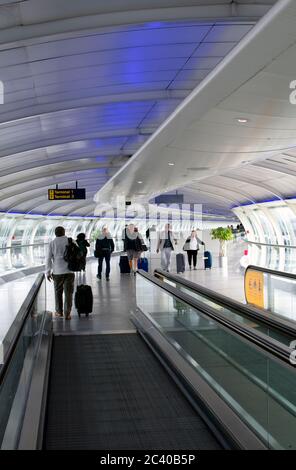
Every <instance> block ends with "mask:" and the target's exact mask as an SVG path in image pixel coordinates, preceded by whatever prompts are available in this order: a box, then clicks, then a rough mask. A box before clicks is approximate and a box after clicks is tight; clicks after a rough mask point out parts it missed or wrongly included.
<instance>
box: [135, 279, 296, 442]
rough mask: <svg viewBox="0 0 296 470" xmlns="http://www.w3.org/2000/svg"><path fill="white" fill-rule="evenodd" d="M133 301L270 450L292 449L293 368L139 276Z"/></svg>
mask: <svg viewBox="0 0 296 470" xmlns="http://www.w3.org/2000/svg"><path fill="white" fill-rule="evenodd" d="M136 295H137V305H138V307H139V308H140V309H141V311H142V312H143V313H144V314H145V315H147V316H148V317H149V318H150V319H151V320H152V321H153V323H154V324H155V326H156V327H157V328H158V329H159V330H160V331H161V332H162V334H163V335H164V336H166V338H168V339H169V340H170V341H171V342H172V344H173V345H174V347H175V348H176V349H177V350H178V351H179V352H180V353H181V354H182V355H183V356H184V357H186V359H187V361H188V362H189V363H190V364H191V366H192V367H193V368H194V369H195V370H196V372H197V373H198V374H200V375H201V376H202V377H203V378H204V379H205V380H206V381H207V382H208V383H209V385H210V386H211V387H212V388H213V389H214V390H215V391H216V392H217V393H218V394H219V395H220V397H221V398H222V399H223V400H224V401H225V402H227V404H228V405H229V406H230V407H231V408H232V409H233V410H234V411H235V412H236V413H237V414H238V415H239V416H240V418H241V419H242V420H243V421H244V422H245V423H246V424H247V425H248V426H249V427H250V428H251V429H252V430H253V431H254V432H255V433H256V434H257V435H258V436H259V437H260V438H261V440H262V441H263V442H264V443H265V444H266V445H267V446H268V447H269V448H272V449H283V448H287V449H296V419H295V418H296V371H295V369H294V368H293V367H292V366H289V365H285V364H282V363H280V362H278V361H277V360H275V359H273V358H272V357H271V356H269V355H267V354H265V353H264V352H263V351H261V350H259V349H257V348H256V347H255V346H254V345H253V344H252V343H250V342H248V341H246V340H243V339H242V338H241V337H239V336H238V335H236V334H235V333H233V332H230V331H229V330H228V329H226V328H225V327H222V326H221V325H220V324H219V323H217V322H215V321H213V320H211V319H210V318H209V317H207V316H206V315H204V314H203V313H201V312H200V311H198V310H196V309H193V308H191V307H189V306H188V305H186V304H185V303H184V302H182V301H180V300H178V299H176V298H175V297H174V296H173V295H171V294H169V293H167V292H166V291H165V290H164V289H161V288H160V287H158V286H156V285H155V284H153V283H152V282H150V281H149V280H147V279H145V278H143V277H142V276H137V293H136Z"/></svg>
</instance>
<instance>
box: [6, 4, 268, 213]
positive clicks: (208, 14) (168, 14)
mask: <svg viewBox="0 0 296 470" xmlns="http://www.w3.org/2000/svg"><path fill="white" fill-rule="evenodd" d="M274 3H275V2H274V1H272V0H270V1H269V0H261V1H256V2H254V1H251V0H241V1H236V2H232V1H229V0H228V1H224V0H207V1H206V0H204V1H202V0H182V1H181V0H171V1H168V0H149V1H148V0H126V1H125V2H122V1H121V0H109V1H108V2H98V1H97V0H71V2H69V1H68V0H26V1H17V0H1V1H0V80H1V82H2V84H3V88H4V95H3V98H4V102H3V104H0V211H1V212H8V213H14V212H21V213H26V214H27V213H28V214H46V215H49V214H62V215H92V214H93V213H94V209H95V205H96V204H95V202H94V200H93V198H94V196H95V194H96V193H97V192H98V191H99V190H100V189H101V188H103V187H106V186H105V185H106V184H108V182H109V181H110V179H112V177H113V176H114V175H116V174H117V173H118V171H120V170H121V169H122V167H123V166H124V165H126V164H128V162H130V161H131V160H132V156H133V155H135V154H136V152H137V151H139V149H140V148H142V146H143V145H144V144H145V143H146V142H147V140H148V139H149V138H150V137H151V136H152V135H154V134H155V132H156V131H157V130H158V129H159V127H160V126H161V125H162V124H163V123H164V122H165V120H166V119H167V118H168V117H169V116H170V115H171V114H172V113H173V112H174V111H175V110H176V108H177V107H178V106H180V105H181V103H182V102H183V100H184V99H186V98H187V97H188V95H190V93H191V92H192V91H193V90H194V89H196V87H197V86H199V85H200V84H201V83H202V82H203V81H204V80H205V79H206V77H208V76H209V74H210V73H212V71H213V70H214V69H215V68H216V67H217V66H218V65H219V63H221V61H223V59H224V58H225V57H226V56H228V54H229V53H231V51H232V50H233V49H234V48H235V47H236V46H237V44H238V43H240V41H241V40H242V39H243V38H244V37H245V36H246V35H247V34H248V33H249V32H250V31H251V30H252V28H253V27H254V25H255V24H256V23H257V22H258V20H259V19H260V18H261V17H262V16H263V15H265V14H266V13H267V12H268V11H269V9H270V7H271V6H272V5H273V4H274ZM76 181H77V182H78V185H79V187H84V188H86V194H87V200H86V201H75V202H65V201H63V202H62V201H48V199H47V190H48V189H50V188H55V186H56V185H59V188H67V187H75V182H76ZM172 183H173V184H175V180H173V181H172ZM179 183H180V182H179V181H178V185H179ZM123 184H125V183H123ZM113 187H114V186H113ZM112 191H113V190H112ZM107 193H108V191H107V190H106V195H107Z"/></svg>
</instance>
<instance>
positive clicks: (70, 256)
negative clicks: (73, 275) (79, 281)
mask: <svg viewBox="0 0 296 470" xmlns="http://www.w3.org/2000/svg"><path fill="white" fill-rule="evenodd" d="M82 259H83V254H82V253H81V250H80V248H79V246H77V245H76V243H73V240H72V238H68V245H67V246H66V248H65V253H64V260H65V261H66V262H67V263H68V269H69V270H70V271H74V272H75V271H81V267H82Z"/></svg>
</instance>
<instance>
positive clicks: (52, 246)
mask: <svg viewBox="0 0 296 470" xmlns="http://www.w3.org/2000/svg"><path fill="white" fill-rule="evenodd" d="M55 236H56V238H55V239H54V240H52V241H51V242H50V243H49V247H48V253H47V258H46V277H47V279H48V280H49V281H51V280H53V283H54V291H55V316H56V317H63V316H64V315H65V318H66V320H70V319H71V309H72V303H73V292H74V277H75V275H74V273H73V272H71V271H70V270H69V268H68V263H67V261H65V259H64V254H65V250H66V247H67V246H68V244H69V240H68V238H67V237H66V236H65V229H64V227H56V229H55ZM63 294H64V304H63Z"/></svg>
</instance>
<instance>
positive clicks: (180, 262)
mask: <svg viewBox="0 0 296 470" xmlns="http://www.w3.org/2000/svg"><path fill="white" fill-rule="evenodd" d="M176 265H177V274H179V273H184V271H185V256H184V255H183V254H182V253H178V254H177V255H176Z"/></svg>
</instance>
